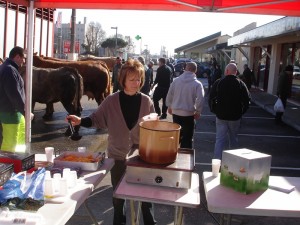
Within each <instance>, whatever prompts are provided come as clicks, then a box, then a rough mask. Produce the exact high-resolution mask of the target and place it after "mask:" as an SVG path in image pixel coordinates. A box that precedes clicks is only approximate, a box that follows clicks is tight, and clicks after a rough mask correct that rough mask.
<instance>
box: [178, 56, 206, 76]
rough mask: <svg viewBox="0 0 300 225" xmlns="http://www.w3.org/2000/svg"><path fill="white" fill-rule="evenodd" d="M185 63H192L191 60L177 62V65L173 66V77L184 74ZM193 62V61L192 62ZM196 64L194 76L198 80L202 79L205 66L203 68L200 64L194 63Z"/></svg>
mask: <svg viewBox="0 0 300 225" xmlns="http://www.w3.org/2000/svg"><path fill="white" fill-rule="evenodd" d="M187 62H192V60H178V61H177V63H176V64H175V65H174V70H175V77H178V76H179V75H180V74H182V73H183V72H184V68H185V64H186V63H187ZM194 62H195V61H194ZM195 63H196V64H197V72H196V75H197V77H198V78H202V77H204V76H203V74H204V71H205V69H206V68H207V66H205V65H204V64H202V63H199V62H195Z"/></svg>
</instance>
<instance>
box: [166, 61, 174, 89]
mask: <svg viewBox="0 0 300 225" xmlns="http://www.w3.org/2000/svg"><path fill="white" fill-rule="evenodd" d="M166 65H167V66H168V67H170V69H171V72H172V74H171V83H172V82H173V78H174V77H175V68H174V66H173V64H172V63H171V62H170V60H169V59H167V63H166Z"/></svg>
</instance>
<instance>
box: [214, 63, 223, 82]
mask: <svg viewBox="0 0 300 225" xmlns="http://www.w3.org/2000/svg"><path fill="white" fill-rule="evenodd" d="M221 77H222V70H221V66H220V64H217V65H216V68H215V70H214V73H213V76H212V81H211V83H212V85H213V84H214V83H215V82H216V80H218V79H220V78H221Z"/></svg>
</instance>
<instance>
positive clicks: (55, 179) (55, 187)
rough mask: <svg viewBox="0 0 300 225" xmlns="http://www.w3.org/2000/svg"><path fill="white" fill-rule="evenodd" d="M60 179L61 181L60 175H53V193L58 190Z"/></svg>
mask: <svg viewBox="0 0 300 225" xmlns="http://www.w3.org/2000/svg"><path fill="white" fill-rule="evenodd" d="M60 179H61V174H60V173H55V174H53V183H54V191H55V192H58V193H59V190H60Z"/></svg>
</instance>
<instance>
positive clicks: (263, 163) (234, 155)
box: [220, 148, 271, 194]
mask: <svg viewBox="0 0 300 225" xmlns="http://www.w3.org/2000/svg"><path fill="white" fill-rule="evenodd" d="M270 168H271V156H270V155H267V154H264V153H260V152H256V151H252V150H250V149H246V148H243V149H236V150H227V151H224V152H223V155H222V165H221V178H220V183H221V184H222V185H224V186H227V187H230V188H233V189H234V190H236V191H238V192H241V193H244V194H250V193H253V192H257V191H263V190H266V189H268V183H269V176H270Z"/></svg>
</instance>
